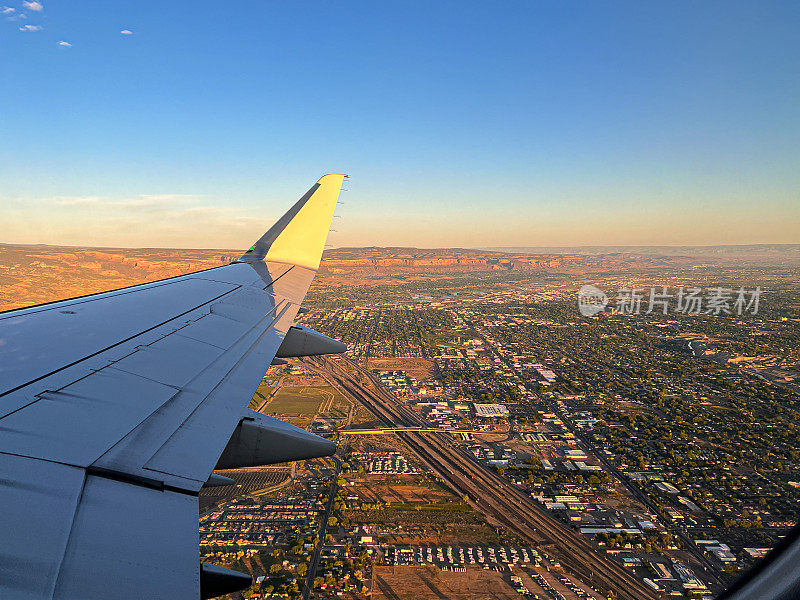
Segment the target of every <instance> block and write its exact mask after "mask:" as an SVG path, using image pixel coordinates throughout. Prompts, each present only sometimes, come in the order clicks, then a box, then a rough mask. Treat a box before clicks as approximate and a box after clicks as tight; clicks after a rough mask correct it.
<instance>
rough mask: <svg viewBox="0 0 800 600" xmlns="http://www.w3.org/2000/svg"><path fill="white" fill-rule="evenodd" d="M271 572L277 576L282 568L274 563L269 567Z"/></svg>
mask: <svg viewBox="0 0 800 600" xmlns="http://www.w3.org/2000/svg"><path fill="white" fill-rule="evenodd" d="M269 572H270V573H273V574H276V573H280V572H281V566H280V565H279V564H278V563H274V564H272V565H270V566H269Z"/></svg>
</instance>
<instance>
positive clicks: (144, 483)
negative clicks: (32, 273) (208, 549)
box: [0, 175, 345, 600]
mask: <svg viewBox="0 0 800 600" xmlns="http://www.w3.org/2000/svg"><path fill="white" fill-rule="evenodd" d="M343 177H344V176H343V175H326V176H324V177H322V178H321V179H320V180H319V181H318V182H317V183H316V184H315V185H314V186H313V187H312V188H311V189H310V190H309V191H308V193H306V194H305V195H304V196H303V197H302V198H301V199H300V200H299V201H298V202H297V203H296V204H295V205H294V206H293V207H292V209H291V210H290V211H289V212H288V213H287V214H286V215H285V216H284V217H283V218H281V219H280V220H279V221H278V222H277V223H276V224H275V226H273V227H272V228H271V229H270V230H269V231H268V232H267V233H266V234H265V235H264V236H263V237H262V238H261V239H260V240H258V242H256V244H255V245H254V246H253V248H251V249H250V250H249V251H248V252H247V253H245V254H244V256H242V258H241V259H240V260H239V261H237V262H235V263H233V264H230V265H227V266H222V267H218V268H215V269H209V270H206V271H201V272H198V273H193V274H190V275H185V276H181V277H175V278H172V279H166V280H163V281H157V282H154V283H149V284H145V285H137V286H133V287H129V288H125V289H121V290H117V291H113V292H108V293H104V294H96V295H92V296H85V297H81V298H76V299H72V300H66V301H62V302H55V303H51V304H46V305H41V306H34V307H30V308H26V309H21V310H15V311H10V312H6V313H0V598H3V599H31V600H33V599H35V600H42V599H58V600H77V599H81V600H93V599H100V598H109V597H115V598H121V599H129V598H130V599H134V598H135V599H137V600H138V599H142V598H147V599H150V598H169V599H171V600H183V599H186V600H190V599H191V600H195V599H197V598H200V597H201V593H202V596H203V597H211V595H216V594H219V593H223V592H225V591H230V590H231V589H236V588H237V586H238V587H242V585H243V584H245V585H246V584H247V582H248V578H242V577H241V576H239V575H238V574H235V573H233V572H230V571H225V570H222V569H218V568H214V567H211V566H203V567H202V568H201V565H200V564H199V554H198V542H199V534H198V520H197V514H198V505H197V503H198V500H197V495H198V492H199V491H200V488H201V487H202V486H203V485H204V484H205V483H206V481H207V480H208V479H209V477H210V476H211V474H212V471H213V469H214V468H215V466H217V465H219V466H220V468H222V467H225V468H231V467H236V466H250V465H259V464H270V463H274V462H283V461H286V460H295V459H300V458H310V457H314V456H326V455H329V454H332V453H333V452H334V451H335V445H334V444H333V443H332V442H330V441H328V440H325V439H323V438H319V437H317V436H314V435H312V434H310V433H308V432H306V431H304V430H301V429H298V428H296V427H292V426H290V425H288V424H285V423H283V422H281V421H277V420H276V419H272V418H270V417H267V416H264V415H261V414H259V413H255V412H253V411H249V410H248V409H247V405H248V403H249V401H250V399H251V398H252V396H253V393H254V392H255V390H256V388H257V387H258V384H259V382H260V381H261V379H262V377H263V376H264V373H265V371H266V370H267V368H268V367H269V365H270V363H271V362H272V361H273V359H274V358H275V356H276V354H279V355H280V356H299V355H307V354H326V353H332V352H342V351H343V350H344V349H345V348H344V345H342V344H340V343H339V342H336V341H334V340H331V339H330V338H327V337H325V336H323V335H321V334H318V333H316V332H314V331H311V330H309V329H306V328H301V327H294V326H293V325H292V324H293V321H294V318H295V315H296V314H297V311H298V308H299V307H300V303H301V302H302V300H303V298H304V296H305V294H306V292H307V290H308V287H309V285H310V284H311V280H312V279H313V277H314V274H315V273H316V269H317V268H318V266H319V260H320V256H321V254H322V249H323V247H324V244H325V239H326V237H327V232H328V229H329V227H330V222H331V218H332V215H333V209H334V207H335V204H336V200H337V198H338V195H339V190H340V188H341V184H342V180H343ZM279 350H280V353H279ZM201 587H202V590H201Z"/></svg>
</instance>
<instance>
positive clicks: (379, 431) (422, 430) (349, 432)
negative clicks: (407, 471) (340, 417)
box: [337, 427, 503, 435]
mask: <svg viewBox="0 0 800 600" xmlns="http://www.w3.org/2000/svg"><path fill="white" fill-rule="evenodd" d="M410 431H413V432H416V433H469V434H470V435H486V434H492V433H495V434H496V433H503V432H497V431H469V430H465V429H438V428H436V427H383V428H381V429H339V430H338V431H337V433H341V434H342V435H383V434H387V433H406V432H410Z"/></svg>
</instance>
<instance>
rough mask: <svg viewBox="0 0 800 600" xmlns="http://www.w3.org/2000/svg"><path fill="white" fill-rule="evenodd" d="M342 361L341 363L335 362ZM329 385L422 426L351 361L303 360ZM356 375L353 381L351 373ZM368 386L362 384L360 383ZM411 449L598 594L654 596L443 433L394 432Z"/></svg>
mask: <svg viewBox="0 0 800 600" xmlns="http://www.w3.org/2000/svg"><path fill="white" fill-rule="evenodd" d="M339 360H342V359H339ZM306 364H308V365H309V366H311V367H312V368H314V369H315V370H316V371H317V372H318V373H319V374H320V375H321V376H322V377H324V378H325V379H326V380H327V381H328V383H330V384H332V385H334V386H336V387H338V388H339V389H341V390H343V391H345V392H346V393H348V394H349V395H351V396H352V397H353V398H354V399H356V400H358V401H359V402H361V403H362V404H363V405H364V406H366V407H367V408H368V409H370V410H371V411H372V412H373V413H374V414H375V415H376V416H377V417H378V418H379V419H381V420H382V421H384V423H385V424H386V425H387V426H389V427H393V428H395V427H425V426H426V424H425V423H423V422H422V418H421V417H420V416H419V415H418V414H416V413H415V412H414V411H413V410H412V409H411V408H410V407H409V406H408V405H406V404H405V403H404V402H402V401H399V400H398V399H397V398H395V397H394V396H393V395H392V394H391V393H389V392H388V391H387V390H385V389H384V388H383V387H382V386H381V384H380V382H379V381H377V380H376V379H375V378H374V377H372V375H371V374H370V373H368V372H366V371H364V370H363V369H361V368H360V367H358V365H355V364H354V363H352V362H350V361H346V363H345V365H346V366H345V368H342V367H341V366H339V365H338V364H337V363H336V362H334V361H332V360H329V359H324V358H321V359H312V360H307V361H306ZM355 373H358V374H359V377H358V378H357V377H356V376H355V375H354V374H355ZM359 379H360V380H361V381H363V382H364V383H367V384H368V385H363V384H362V383H360V382H359V381H358V380H359ZM397 435H398V437H399V438H400V439H402V440H403V441H404V442H405V444H406V445H407V446H408V447H409V449H410V450H411V451H412V452H414V453H415V454H417V455H418V456H419V457H420V459H421V460H422V461H423V462H425V464H427V465H428V467H429V468H430V469H431V470H432V471H433V472H434V473H436V474H437V475H438V476H439V477H440V478H441V479H442V480H444V481H445V482H447V483H448V484H449V485H450V486H451V487H452V488H453V489H454V490H456V491H457V492H459V493H460V494H465V495H467V496H468V498H469V502H470V504H471V505H472V506H473V507H474V508H475V509H476V510H478V511H479V512H481V513H482V514H484V515H485V516H486V517H487V518H488V519H489V520H490V522H494V523H498V524H500V525H502V526H504V527H506V528H508V529H509V530H511V531H512V532H514V533H516V534H517V535H519V536H520V537H521V538H523V539H525V540H527V541H528V542H530V543H533V544H537V545H539V546H540V547H543V548H542V549H543V550H545V551H546V552H547V553H548V554H550V555H551V556H552V557H553V558H555V559H557V560H558V561H559V562H560V563H561V564H562V565H563V566H564V568H566V569H567V570H568V571H570V572H572V573H574V574H575V575H576V576H578V577H580V578H581V579H583V581H585V582H587V583H590V584H592V585H593V587H595V588H596V589H597V590H598V591H599V592H601V593H603V594H605V595H609V592H611V591H613V594H614V596H616V597H617V598H620V599H626V600H651V599H653V598H657V597H658V596H656V595H655V593H654V592H652V591H651V590H650V589H649V588H646V587H645V586H644V584H643V583H642V582H640V581H639V580H638V579H637V578H636V577H635V576H633V575H632V574H631V573H630V572H628V571H626V570H625V568H624V567H622V565H620V564H618V563H616V562H615V561H613V560H612V559H610V558H608V557H607V556H605V555H604V554H601V553H600V552H598V551H597V550H596V549H595V548H594V547H593V546H592V545H591V544H590V543H589V542H588V541H586V540H585V539H584V538H583V537H581V536H580V534H578V533H576V532H574V531H572V530H570V529H568V528H567V527H565V526H564V525H562V524H561V523H560V522H558V521H556V520H555V519H553V518H551V517H550V516H549V515H548V514H547V513H546V512H545V511H544V509H543V508H542V507H540V506H539V504H538V503H537V502H536V501H534V500H533V499H532V498H531V497H530V496H529V495H528V493H527V492H525V491H523V490H521V489H520V488H518V487H517V486H515V485H512V484H511V483H510V482H508V481H507V480H505V479H504V478H503V477H501V476H500V475H498V474H497V473H496V472H495V471H493V470H490V469H487V468H485V467H484V466H483V465H480V464H479V463H477V462H476V461H475V460H474V459H473V457H472V456H471V455H469V454H468V453H466V452H465V451H464V450H462V449H461V448H459V447H458V446H457V445H456V444H455V443H454V442H453V440H452V439H451V437H450V436H449V435H448V434H445V433H427V432H398V433H397Z"/></svg>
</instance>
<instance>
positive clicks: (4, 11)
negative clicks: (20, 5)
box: [0, 6, 17, 15]
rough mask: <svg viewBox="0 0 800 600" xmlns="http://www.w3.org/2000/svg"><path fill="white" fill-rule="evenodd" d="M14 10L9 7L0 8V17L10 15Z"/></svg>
mask: <svg viewBox="0 0 800 600" xmlns="http://www.w3.org/2000/svg"><path fill="white" fill-rule="evenodd" d="M16 10H17V9H16V8H11V7H10V6H0V15H10V14H13V13H14V12H15V11H16Z"/></svg>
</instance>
